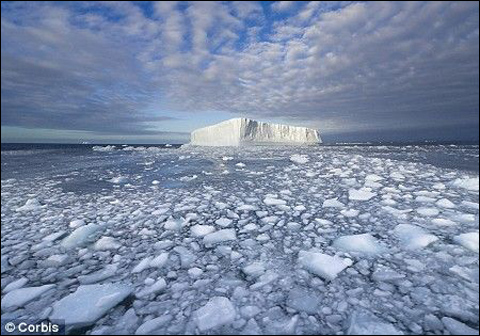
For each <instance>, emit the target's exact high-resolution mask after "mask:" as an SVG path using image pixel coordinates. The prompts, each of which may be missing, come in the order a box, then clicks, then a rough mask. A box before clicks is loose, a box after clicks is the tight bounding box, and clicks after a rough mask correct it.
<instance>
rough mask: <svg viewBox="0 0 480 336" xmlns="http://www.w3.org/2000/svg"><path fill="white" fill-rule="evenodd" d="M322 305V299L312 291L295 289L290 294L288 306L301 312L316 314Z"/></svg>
mask: <svg viewBox="0 0 480 336" xmlns="http://www.w3.org/2000/svg"><path fill="white" fill-rule="evenodd" d="M319 305H320V298H319V296H318V294H316V293H315V292H314V291H312V290H307V289H305V288H294V289H292V290H291V291H290V292H289V293H288V297H287V306H288V307H290V308H293V309H295V310H296V311H299V312H306V313H307V314H316V313H317V312H318V307H319Z"/></svg>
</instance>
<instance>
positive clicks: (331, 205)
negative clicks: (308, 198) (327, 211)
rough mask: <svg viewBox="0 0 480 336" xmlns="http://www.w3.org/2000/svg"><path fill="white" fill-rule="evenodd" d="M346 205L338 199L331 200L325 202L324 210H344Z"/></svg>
mask: <svg viewBox="0 0 480 336" xmlns="http://www.w3.org/2000/svg"><path fill="white" fill-rule="evenodd" d="M344 206H345V204H343V203H342V202H340V201H339V200H338V198H330V199H326V200H325V201H323V207H324V208H343V207H344Z"/></svg>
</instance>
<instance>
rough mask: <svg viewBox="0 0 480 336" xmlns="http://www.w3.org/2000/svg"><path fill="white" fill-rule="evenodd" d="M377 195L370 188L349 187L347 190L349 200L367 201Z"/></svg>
mask: <svg viewBox="0 0 480 336" xmlns="http://www.w3.org/2000/svg"><path fill="white" fill-rule="evenodd" d="M375 196H377V194H376V193H374V192H372V191H371V189H370V188H362V189H350V190H349V191H348V198H349V199H350V200H351V201H368V200H370V199H372V198H373V197H375Z"/></svg>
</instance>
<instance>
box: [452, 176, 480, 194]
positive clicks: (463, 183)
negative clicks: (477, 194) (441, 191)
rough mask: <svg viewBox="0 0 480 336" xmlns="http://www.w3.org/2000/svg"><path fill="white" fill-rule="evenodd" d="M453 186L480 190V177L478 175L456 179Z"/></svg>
mask: <svg viewBox="0 0 480 336" xmlns="http://www.w3.org/2000/svg"><path fill="white" fill-rule="evenodd" d="M452 186H454V187H456V188H462V189H466V190H469V191H478V190H479V178H478V177H472V178H470V177H464V178H459V179H456V180H455V181H453V182H452Z"/></svg>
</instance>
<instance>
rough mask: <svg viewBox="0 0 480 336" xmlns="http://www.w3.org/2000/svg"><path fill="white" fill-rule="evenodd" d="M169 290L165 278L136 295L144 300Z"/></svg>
mask: <svg viewBox="0 0 480 336" xmlns="http://www.w3.org/2000/svg"><path fill="white" fill-rule="evenodd" d="M165 288H167V282H166V281H165V279H163V278H159V279H158V280H157V281H156V282H155V283H154V284H152V285H151V286H148V287H147V288H145V289H143V290H141V291H140V292H138V293H137V294H135V296H136V297H138V298H144V297H147V296H149V295H152V294H158V293H160V292H163V291H164V290H165Z"/></svg>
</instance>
